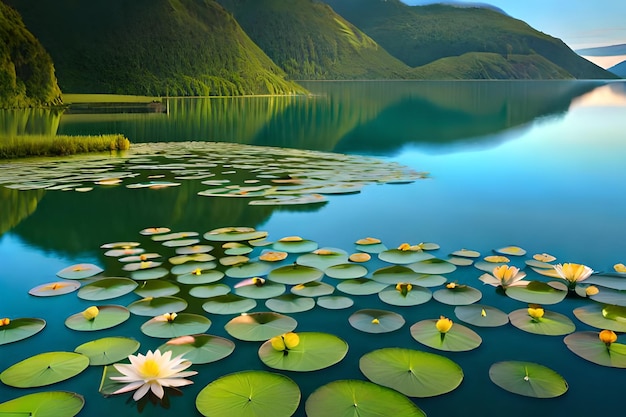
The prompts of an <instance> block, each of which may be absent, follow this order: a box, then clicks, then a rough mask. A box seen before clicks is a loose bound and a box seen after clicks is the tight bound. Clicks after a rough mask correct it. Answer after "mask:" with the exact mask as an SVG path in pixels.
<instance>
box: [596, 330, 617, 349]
mask: <svg viewBox="0 0 626 417" xmlns="http://www.w3.org/2000/svg"><path fill="white" fill-rule="evenodd" d="M598 337H599V338H600V340H602V342H603V343H604V344H605V345H606V346H607V347H609V346H610V345H611V343H615V341H617V335H616V334H615V332H614V331H613V330H602V331H601V332H600V333H599V334H598Z"/></svg>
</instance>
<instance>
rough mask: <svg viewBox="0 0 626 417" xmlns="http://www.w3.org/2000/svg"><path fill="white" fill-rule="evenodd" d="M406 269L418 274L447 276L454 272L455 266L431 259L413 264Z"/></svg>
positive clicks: (437, 259)
mask: <svg viewBox="0 0 626 417" xmlns="http://www.w3.org/2000/svg"><path fill="white" fill-rule="evenodd" d="M408 267H409V268H410V269H412V270H413V271H415V272H417V273H418V274H431V275H438V274H449V273H451V272H454V271H456V265H454V264H451V263H450V262H446V261H444V260H443V259H439V258H432V259H426V260H423V261H419V262H415V263H412V264H410V265H408Z"/></svg>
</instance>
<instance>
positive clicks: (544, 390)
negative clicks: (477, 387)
mask: <svg viewBox="0 0 626 417" xmlns="http://www.w3.org/2000/svg"><path fill="white" fill-rule="evenodd" d="M489 378H490V379H491V381H492V382H493V383H494V384H496V385H497V386H499V387H500V388H502V389H504V390H506V391H509V392H512V393H514V394H519V395H523V396H525V397H534V398H554V397H558V396H560V395H563V394H565V392H567V389H568V386H567V382H566V381H565V379H563V377H562V376H561V375H559V374H558V373H556V372H554V371H553V370H552V369H550V368H547V367H545V366H543V365H539V364H536V363H531V362H519V361H507V362H498V363H494V364H493V365H491V367H490V368H489Z"/></svg>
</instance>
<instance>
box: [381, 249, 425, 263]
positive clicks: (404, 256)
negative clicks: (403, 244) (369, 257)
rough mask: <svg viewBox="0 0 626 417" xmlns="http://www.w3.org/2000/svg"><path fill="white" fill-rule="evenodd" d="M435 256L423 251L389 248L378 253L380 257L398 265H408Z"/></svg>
mask: <svg viewBox="0 0 626 417" xmlns="http://www.w3.org/2000/svg"><path fill="white" fill-rule="evenodd" d="M431 258H434V256H433V255H431V254H429V253H426V252H423V251H421V250H420V251H413V250H400V249H387V250H384V251H382V252H380V253H379V254H378V259H380V260H381V261H385V262H389V263H391V264H397V265H407V264H411V263H413V262H419V261H423V260H426V259H431Z"/></svg>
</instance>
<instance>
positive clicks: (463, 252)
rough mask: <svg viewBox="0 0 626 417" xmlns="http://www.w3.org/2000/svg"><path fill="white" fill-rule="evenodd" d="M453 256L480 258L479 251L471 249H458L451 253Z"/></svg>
mask: <svg viewBox="0 0 626 417" xmlns="http://www.w3.org/2000/svg"><path fill="white" fill-rule="evenodd" d="M451 255H453V256H461V257H464V258H480V252H478V251H475V250H471V249H459V250H457V251H454V252H452V253H451Z"/></svg>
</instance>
